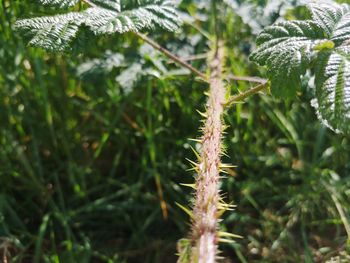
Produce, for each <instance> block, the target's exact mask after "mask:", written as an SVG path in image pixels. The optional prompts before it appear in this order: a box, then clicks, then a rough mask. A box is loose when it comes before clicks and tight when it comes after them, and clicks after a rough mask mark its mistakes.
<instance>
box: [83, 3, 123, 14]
mask: <svg viewBox="0 0 350 263" xmlns="http://www.w3.org/2000/svg"><path fill="white" fill-rule="evenodd" d="M90 1H91V3H94V4H96V5H97V6H100V7H103V8H107V9H112V10H114V11H116V12H120V10H121V4H120V0H90Z"/></svg>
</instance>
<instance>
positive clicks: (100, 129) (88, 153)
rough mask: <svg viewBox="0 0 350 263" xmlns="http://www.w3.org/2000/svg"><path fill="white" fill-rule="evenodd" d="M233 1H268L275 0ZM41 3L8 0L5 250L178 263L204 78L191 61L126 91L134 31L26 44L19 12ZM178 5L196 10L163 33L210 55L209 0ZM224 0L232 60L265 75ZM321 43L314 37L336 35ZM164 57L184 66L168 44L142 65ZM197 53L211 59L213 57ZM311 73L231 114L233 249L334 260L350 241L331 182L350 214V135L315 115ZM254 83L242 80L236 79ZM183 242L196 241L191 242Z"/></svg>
mask: <svg viewBox="0 0 350 263" xmlns="http://www.w3.org/2000/svg"><path fill="white" fill-rule="evenodd" d="M233 1H235V2H237V3H238V2H239V3H241V4H242V3H251V4H252V5H254V6H255V5H256V6H257V7H258V8H264V7H265V5H264V3H266V2H273V0H271V1H261V0H251V1H249V2H248V1H245V0H244V1H242V0H241V1H238V0H237V1H236V0H233ZM33 2H34V1H32V0H23V1H13V0H3V1H2V4H0V31H1V34H0V86H1V89H0V101H1V103H0V124H1V130H0V135H1V136H0V149H1V150H0V167H1V168H0V180H1V184H0V255H1V260H3V258H2V257H3V256H4V255H5V254H6V251H7V252H8V253H7V255H8V257H7V259H8V261H9V262H13V263H17V262H18V263H20V262H33V259H34V255H37V258H38V259H39V262H67V263H71V262H73V263H75V262H79V263H80V262H81V263H90V262H91V263H96V262H105V263H111V262H115V263H122V262H135V263H137V262H142V263H164V262H175V261H176V257H175V253H176V249H175V247H176V241H177V240H178V239H179V238H180V237H182V236H184V235H185V234H186V233H187V231H188V229H187V228H188V226H187V225H186V224H185V223H183V222H186V221H188V216H187V215H186V214H185V213H184V212H183V211H182V210H181V209H180V208H178V207H177V206H176V204H175V203H176V202H177V203H180V204H186V203H188V201H189V200H191V198H192V197H193V196H192V194H191V193H190V191H189V189H187V188H186V187H180V186H179V182H183V183H188V184H190V183H191V182H192V172H185V170H186V169H187V168H190V167H189V165H187V162H186V160H184V156H186V157H189V158H190V159H195V158H196V156H195V154H192V153H191V149H190V148H191V146H192V147H193V148H195V149H198V144H197V143H196V142H195V141H188V140H187V139H186V138H193V137H194V136H195V135H196V134H198V130H197V125H198V123H199V121H200V119H201V116H200V115H198V114H194V111H195V109H200V110H201V111H205V108H204V107H203V108H201V106H200V105H203V102H204V98H203V89H204V85H205V84H203V83H201V82H198V81H194V80H193V78H191V77H189V75H188V74H187V75H185V76H183V75H182V74H181V75H180V74H179V75H176V78H175V77H174V75H173V76H172V77H171V78H170V79H169V78H165V77H164V78H163V77H161V78H155V77H149V76H142V77H141V78H140V79H139V81H137V82H136V83H135V84H134V88H133V89H132V90H131V91H130V92H129V93H127V94H125V93H124V92H123V91H124V87H122V86H121V85H120V84H119V83H117V82H116V81H115V78H116V76H119V75H120V74H121V73H122V72H123V71H124V69H126V68H127V67H126V66H124V65H123V64H124V63H125V65H131V64H132V63H134V62H139V61H140V60H142V59H143V58H142V57H141V56H140V53H141V52H137V50H138V48H139V47H140V41H138V39H137V38H135V37H133V35H132V34H126V35H123V36H122V37H121V36H120V35H118V34H115V35H111V36H109V37H108V38H107V37H106V38H105V37H96V38H94V39H93V40H94V41H93V44H91V45H86V46H87V49H86V51H85V50H84V51H85V52H84V54H81V55H80V56H73V55H71V54H70V53H68V52H67V53H63V54H52V53H51V52H44V51H43V50H41V49H37V48H27V47H26V45H25V43H24V42H23V39H22V38H21V36H20V34H18V32H15V31H13V30H12V27H11V25H13V23H14V20H15V19H16V18H18V17H27V16H28V14H31V13H41V14H42V13H44V12H49V11H48V8H47V6H41V7H40V6H39V7H38V6H36V5H33V4H32V3H33ZM123 2H124V3H125V2H128V3H129V2H130V3H131V4H132V2H133V1H123ZM218 2H219V1H218ZM280 2H283V1H280ZM220 6H221V5H220ZM200 7H203V8H200ZM76 8H78V6H77V7H76ZM125 8H127V6H125ZM206 8H207V9H206ZM181 9H182V10H185V11H186V12H189V13H190V14H191V19H192V22H191V23H190V24H185V25H184V26H183V30H180V32H179V33H178V34H177V35H176V38H175V37H172V35H173V34H166V33H165V34H164V33H163V32H162V33H161V34H158V33H157V32H155V33H154V34H153V37H154V38H155V39H157V42H158V43H161V44H162V45H166V46H167V48H168V49H171V50H172V52H174V53H176V54H178V56H182V57H185V58H190V57H193V55H194V54H200V55H201V54H205V53H206V52H207V41H208V40H207V38H206V35H208V34H209V33H208V31H209V22H208V17H209V15H210V8H208V1H207V0H186V1H183V2H182V5H181ZM222 9H223V10H224V11H225V13H224V14H225V15H222V16H221V17H222V19H223V21H224V22H225V25H226V26H225V28H223V29H222V30H223V31H224V36H225V39H224V40H225V44H226V47H227V50H230V52H228V62H227V70H228V71H229V72H232V73H233V74H235V75H238V76H242V75H252V76H259V75H260V74H261V73H260V72H259V71H258V70H257V67H254V66H253V65H252V63H249V61H248V57H247V54H248V53H249V50H250V47H251V43H253V41H254V39H255V35H254V34H252V33H251V30H250V26H249V25H246V24H245V23H244V22H243V21H242V19H241V17H240V16H239V15H240V14H235V13H234V12H233V10H232V9H229V8H227V6H225V5H222ZM74 10H77V9H74ZM51 11H52V12H53V11H54V10H51ZM51 11H50V12H51ZM63 11H64V10H63ZM303 14H304V13H302V15H303ZM261 16H262V17H263V18H264V19H263V20H262V21H270V17H266V16H265V15H264V14H262V15H261ZM264 23H265V22H264ZM197 29H200V30H201V31H200V32H199V31H198V30H197ZM82 30H83V28H82ZM205 33H207V34H205ZM322 43H323V44H322V45H320V46H318V49H325V48H327V46H328V44H329V43H330V42H329V43H328V44H327V42H322ZM84 44H85V42H84ZM315 48H316V47H315ZM106 50H110V52H106ZM231 51H232V52H231ZM325 51H326V50H325ZM117 52H118V53H122V54H123V57H124V60H123V61H124V62H123V61H121V60H120V58H121V57H120V56H118V55H117ZM147 53H149V52H147ZM114 55H116V56H115V57H114ZM92 58H94V59H92ZM108 58H110V59H108ZM95 59H96V60H95ZM197 59H198V58H197ZM153 61H154V62H153ZM90 62H91V64H90ZM159 62H161V63H162V64H163V65H164V66H166V68H168V69H169V70H178V67H175V66H174V65H173V64H170V63H168V61H167V59H164V58H162V57H161V56H159V54H158V57H155V58H152V61H150V60H147V61H146V62H145V64H143V65H142V67H143V69H146V68H150V69H151V68H152V66H153V69H156V70H157V71H160V70H159V69H160V68H161V66H157V65H156V64H157V63H159ZM85 63H89V64H90V66H91V67H90V69H91V71H94V72H95V73H96V72H97V73H98V72H103V74H91V75H90V71H89V70H87V71H86V72H85V73H84V74H83V76H84V77H83V78H77V75H76V72H77V68H79V65H84V64H85ZM119 63H121V64H122V67H119V66H118V65H120V64H119ZM142 63H143V62H142ZM191 63H192V64H193V65H194V66H195V67H197V68H200V69H201V70H202V71H204V70H205V68H204V67H203V65H204V64H205V63H204V61H203V60H200V59H198V60H194V61H191ZM112 67H113V68H112ZM88 68H89V65H87V67H86V68H85V69H88ZM111 68H112V69H111ZM95 69H96V70H95ZM110 69H111V71H109V70H110ZM87 75H89V77H88V78H87ZM307 82H308V79H303V80H302V88H301V90H302V92H304V93H305V94H306V95H305V96H300V97H299V98H298V99H297V100H293V101H292V100H284V99H278V98H273V99H272V98H270V96H264V95H262V96H257V97H252V98H250V99H249V100H247V102H246V103H245V104H238V105H236V106H235V108H234V110H230V111H229V112H228V114H227V115H226V116H225V122H226V123H228V124H229V127H228V128H227V130H226V136H225V146H226V148H227V149H226V155H227V156H229V157H226V155H225V156H224V159H225V160H224V161H225V162H230V163H234V164H237V165H238V168H235V169H228V171H229V172H230V175H227V178H226V179H224V180H223V182H222V192H223V193H226V194H225V200H226V201H227V202H229V203H234V204H236V205H237V206H238V207H239V209H237V210H236V211H235V212H233V213H226V214H225V215H224V218H223V221H222V223H221V227H222V231H228V232H231V233H232V232H233V233H237V234H240V235H242V236H243V239H240V240H236V241H237V242H236V243H233V244H221V248H220V249H221V250H222V251H223V253H222V254H221V255H220V256H222V257H225V260H227V261H232V262H242V263H244V262H252V263H253V262H254V263H257V262H285V263H295V262H326V261H327V260H329V259H331V258H332V257H336V256H337V255H338V254H339V251H343V250H345V249H347V250H348V248H346V246H347V245H346V239H347V235H346V232H345V231H344V226H343V223H342V221H341V219H340V216H339V213H338V212H337V209H336V205H335V203H334V202H333V201H332V199H331V197H330V194H329V191H328V190H327V189H328V188H331V189H332V190H333V191H334V192H335V193H336V194H337V195H336V196H337V199H338V201H339V205H340V207H341V208H342V209H343V210H344V212H345V215H347V217H348V218H349V211H350V203H349V200H350V191H349V189H350V178H349V174H350V165H349V159H350V143H349V139H350V138H349V136H347V135H339V136H334V134H333V132H331V131H330V130H329V129H325V127H323V126H322V125H321V124H320V123H319V121H318V120H317V119H316V118H315V114H314V113H313V109H312V108H311V107H310V103H309V100H310V96H309V93H308V92H307V91H308V89H309V85H307ZM250 87H252V86H251V84H248V83H245V82H232V90H231V91H232V93H236V92H238V90H239V91H244V90H246V89H248V88H250ZM191 154H192V156H191ZM157 180H158V181H157ZM156 182H158V183H156ZM160 188H161V189H163V193H164V202H165V203H166V204H167V209H168V213H169V214H168V218H167V219H164V217H163V215H162V210H161V207H160V200H161V199H160V198H159V195H158V189H160ZM47 218H48V219H47ZM44 227H45V228H44ZM179 246H180V250H182V251H188V243H186V242H180V244H179ZM347 247H348V246H347ZM181 248H183V249H181ZM347 254H349V253H347ZM184 255H188V253H187V254H186V253H185V254H184ZM184 258H186V257H184ZM187 258H188V257H187ZM340 258H341V259H342V258H344V259H345V260H347V258H346V257H345V256H340ZM335 260H338V258H335Z"/></svg>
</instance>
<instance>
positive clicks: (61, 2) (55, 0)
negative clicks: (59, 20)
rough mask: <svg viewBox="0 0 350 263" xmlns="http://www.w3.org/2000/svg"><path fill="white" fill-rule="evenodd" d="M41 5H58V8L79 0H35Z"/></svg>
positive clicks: (69, 5) (73, 4) (71, 4)
mask: <svg viewBox="0 0 350 263" xmlns="http://www.w3.org/2000/svg"><path fill="white" fill-rule="evenodd" d="M37 1H38V2H39V3H41V4H43V5H52V6H58V7H60V8H65V7H71V6H75V5H76V4H77V3H78V2H79V0H37Z"/></svg>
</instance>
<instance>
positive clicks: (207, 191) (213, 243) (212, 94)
mask: <svg viewBox="0 0 350 263" xmlns="http://www.w3.org/2000/svg"><path fill="white" fill-rule="evenodd" d="M223 61H224V51H223V48H222V47H221V45H220V46H218V48H217V51H216V52H215V56H214V58H213V59H212V60H211V61H210V72H211V74H210V81H209V82H210V90H209V97H208V100H207V112H206V116H207V117H206V120H205V123H204V127H203V135H202V148H201V152H200V160H199V164H198V169H197V171H198V175H197V178H196V193H195V201H194V207H193V218H192V233H191V240H192V256H191V262H194V263H197V262H198V263H214V262H215V261H216V257H217V252H218V248H217V243H218V234H217V233H218V215H219V208H218V207H219V199H220V196H219V177H220V164H221V161H220V158H221V154H222V142H221V141H222V137H223V136H222V133H223V129H224V126H223V123H222V118H223V114H224V104H225V95H226V89H225V86H224V82H223V77H222V73H223Z"/></svg>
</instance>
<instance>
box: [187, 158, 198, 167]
mask: <svg viewBox="0 0 350 263" xmlns="http://www.w3.org/2000/svg"><path fill="white" fill-rule="evenodd" d="M186 160H187V161H188V162H190V163H191V164H192V165H193V166H194V167H198V163H196V162H194V161H192V160H190V159H188V158H186Z"/></svg>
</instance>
